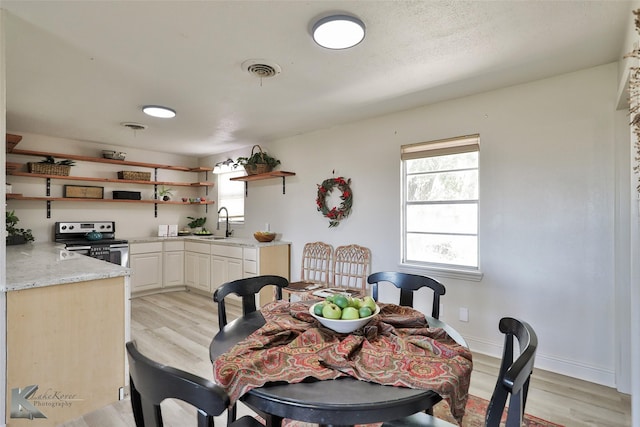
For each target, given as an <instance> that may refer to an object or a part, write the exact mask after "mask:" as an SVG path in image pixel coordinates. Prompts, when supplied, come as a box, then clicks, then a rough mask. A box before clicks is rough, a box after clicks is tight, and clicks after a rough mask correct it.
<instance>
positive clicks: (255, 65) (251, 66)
mask: <svg viewBox="0 0 640 427" xmlns="http://www.w3.org/2000/svg"><path fill="white" fill-rule="evenodd" d="M242 69H243V70H245V71H246V72H247V73H249V74H251V75H252V76H255V77H259V78H260V79H266V78H268V77H274V76H277V75H278V74H280V73H281V72H282V69H281V68H280V66H279V65H278V64H276V63H275V62H269V61H266V60H264V59H248V60H246V61H244V62H243V63H242Z"/></svg>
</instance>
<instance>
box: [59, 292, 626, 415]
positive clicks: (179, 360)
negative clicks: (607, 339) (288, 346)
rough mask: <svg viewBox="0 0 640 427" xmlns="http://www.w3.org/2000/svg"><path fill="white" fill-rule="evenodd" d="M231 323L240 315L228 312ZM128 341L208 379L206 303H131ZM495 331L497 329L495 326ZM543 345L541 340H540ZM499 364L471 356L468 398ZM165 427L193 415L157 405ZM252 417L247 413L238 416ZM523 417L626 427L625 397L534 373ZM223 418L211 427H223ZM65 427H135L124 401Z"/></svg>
mask: <svg viewBox="0 0 640 427" xmlns="http://www.w3.org/2000/svg"><path fill="white" fill-rule="evenodd" d="M227 314H228V315H229V317H230V318H234V317H235V316H237V315H238V314H239V313H238V312H237V311H236V312H235V313H234V312H233V311H229V312H228V313H227ZM131 317H132V319H131V328H132V330H131V335H132V338H133V339H135V340H136V342H137V344H138V347H139V349H140V351H141V352H142V353H143V354H146V355H148V356H149V357H151V358H152V359H155V360H157V361H159V362H162V363H165V364H167V365H171V366H174V367H177V368H179V369H183V370H186V371H189V372H193V373H194V374H197V375H200V376H202V377H205V378H211V377H212V371H211V362H210V361H209V343H210V342H211V338H212V337H213V335H214V334H215V333H216V331H217V330H218V321H217V313H216V309H215V306H214V303H213V301H212V299H211V298H209V297H204V296H202V295H198V294H196V293H190V292H183V291H181V292H171V293H164V294H155V295H150V296H145V297H139V298H134V299H133V300H132V301H131ZM496 327H497V326H496ZM540 339H542V338H540ZM498 362H499V361H498V360H497V359H495V358H491V357H488V356H484V355H480V354H474V369H473V373H472V375H471V387H470V393H471V394H473V395H476V396H479V397H483V398H485V399H488V398H489V397H490V396H491V393H492V392H493V387H494V384H495V378H496V375H497V372H498ZM162 410H163V415H164V417H165V426H167V427H186V426H195V425H196V422H195V411H194V410H193V409H192V408H190V407H189V406H188V405H186V404H184V403H181V402H178V401H167V402H165V403H163V405H162ZM244 413H251V412H250V411H249V410H248V409H247V408H246V407H240V408H239V414H240V415H242V414H244ZM527 413H529V414H531V415H534V416H537V417H540V418H544V419H546V420H549V421H552V422H555V423H558V424H562V425H565V426H567V427H584V426H597V427H629V426H630V425H631V403H630V397H629V396H628V395H624V394H621V393H618V392H617V391H616V390H614V389H612V388H609V387H604V386H600V385H597V384H592V383H588V382H585V381H581V380H577V379H575V378H571V377H566V376H562V375H558V374H554V373H551V372H545V371H542V370H535V371H534V374H533V377H532V383H531V388H530V391H529V398H528V401H527ZM225 421H226V417H225V416H224V414H223V415H222V416H221V417H218V419H217V420H216V425H217V426H218V427H220V426H224V425H225ZM63 426H64V427H135V423H134V422H133V415H132V413H131V405H130V402H129V400H128V399H125V400H123V401H120V402H117V403H114V404H113V405H109V406H107V407H105V408H103V409H100V410H98V411H95V412H93V413H90V414H86V415H85V416H83V417H81V418H79V419H76V420H73V421H69V422H67V423H65V424H63Z"/></svg>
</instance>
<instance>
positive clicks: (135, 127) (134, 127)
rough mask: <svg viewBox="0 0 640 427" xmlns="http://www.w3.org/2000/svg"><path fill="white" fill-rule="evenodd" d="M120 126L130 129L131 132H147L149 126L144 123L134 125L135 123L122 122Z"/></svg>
mask: <svg viewBox="0 0 640 427" xmlns="http://www.w3.org/2000/svg"><path fill="white" fill-rule="evenodd" d="M120 125H122V126H124V127H126V128H129V129H131V130H145V129H146V128H147V127H148V126H147V125H143V124H142V123H134V122H122V123H120Z"/></svg>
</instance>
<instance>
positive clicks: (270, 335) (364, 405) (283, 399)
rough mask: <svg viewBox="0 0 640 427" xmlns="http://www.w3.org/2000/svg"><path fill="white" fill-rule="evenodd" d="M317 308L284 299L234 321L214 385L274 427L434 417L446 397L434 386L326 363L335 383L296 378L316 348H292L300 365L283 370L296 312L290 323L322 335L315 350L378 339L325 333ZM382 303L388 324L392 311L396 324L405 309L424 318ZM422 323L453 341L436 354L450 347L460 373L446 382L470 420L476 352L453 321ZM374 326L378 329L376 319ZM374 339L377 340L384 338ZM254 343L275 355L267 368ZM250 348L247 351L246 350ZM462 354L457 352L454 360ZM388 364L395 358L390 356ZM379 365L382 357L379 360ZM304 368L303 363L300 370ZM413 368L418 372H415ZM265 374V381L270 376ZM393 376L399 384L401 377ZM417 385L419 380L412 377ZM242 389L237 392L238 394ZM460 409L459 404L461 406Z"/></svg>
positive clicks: (216, 348)
mask: <svg viewBox="0 0 640 427" xmlns="http://www.w3.org/2000/svg"><path fill="white" fill-rule="evenodd" d="M314 302H317V301H301V302H295V303H289V302H285V301H276V302H273V303H270V304H268V305H267V306H265V307H263V308H262V309H261V310H258V311H254V312H251V313H248V314H246V315H244V316H242V317H239V318H237V319H235V320H233V321H231V322H229V323H228V324H227V325H225V326H224V327H223V328H222V329H220V330H219V332H218V333H217V334H216V335H215V337H214V338H213V340H212V342H211V345H210V347H209V352H210V358H211V360H212V362H213V365H214V366H213V367H214V381H215V382H217V383H218V384H220V385H222V386H223V387H225V388H227V389H230V392H231V397H232V402H235V400H239V401H241V402H243V403H244V404H246V405H247V406H248V407H249V408H251V409H252V410H254V411H255V412H257V413H258V414H260V415H262V416H263V417H264V418H265V420H266V424H267V426H268V427H272V426H280V425H281V423H282V421H283V420H284V419H290V420H297V421H301V422H307V423H315V424H319V425H321V426H323V425H328V426H353V425H359V424H372V423H382V422H384V421H389V420H393V419H398V418H402V417H405V416H409V415H411V414H415V413H417V412H421V411H425V410H427V411H428V410H430V409H431V408H432V407H433V406H434V405H435V404H437V403H438V402H440V401H441V400H442V399H443V397H442V396H441V394H440V393H438V391H436V390H435V389H434V388H431V387H412V386H411V385H410V386H399V385H398V384H399V383H400V382H401V381H399V380H397V378H394V381H392V382H389V380H388V378H387V375H386V374H387V372H383V375H380V376H381V377H385V378H387V380H386V382H387V383H385V380H379V379H378V378H377V377H376V376H375V375H373V376H372V377H371V378H367V377H366V374H363V372H362V366H359V367H358V368H357V369H355V371H357V373H356V374H354V370H352V369H350V368H349V367H347V368H345V367H342V368H341V367H340V366H331V361H329V362H326V361H324V360H320V361H319V364H320V365H324V366H321V367H323V368H334V369H336V371H335V375H332V374H331V372H332V371H331V369H327V370H328V371H329V374H328V376H327V377H323V376H322V375H316V374H315V373H311V374H310V375H309V376H305V377H295V378H294V377H292V376H290V375H289V371H288V370H289V369H290V370H292V371H296V372H297V371H299V370H302V374H301V375H303V376H304V375H305V371H304V369H305V368H304V367H301V366H300V365H305V364H307V363H309V362H308V361H307V360H308V359H307V358H308V357H310V356H309V355H304V357H305V359H304V361H302V362H301V360H303V359H295V357H296V356H297V355H299V354H300V353H305V351H306V350H305V349H306V348H308V346H304V345H303V346H300V348H295V349H293V350H290V349H288V351H293V353H292V354H294V356H291V357H293V358H294V362H293V364H291V362H289V364H288V365H287V366H284V369H283V370H282V371H278V370H277V369H275V368H276V367H277V368H278V369H279V368H281V367H279V366H277V365H278V364H279V363H281V360H280V358H281V357H284V356H282V354H279V353H273V352H272V350H274V348H277V347H278V346H280V345H285V344H284V343H289V344H291V341H292V338H289V335H290V331H289V330H288V328H289V327H290V326H288V324H287V323H286V322H284V325H285V326H283V322H282V319H283V318H285V317H286V316H287V315H288V313H289V311H291V313H293V314H291V318H292V319H293V320H291V319H289V318H287V319H286V320H287V321H290V320H291V321H292V322H293V321H295V322H298V323H296V325H297V324H299V323H300V322H308V329H313V330H315V329H317V330H318V331H319V332H317V334H318V335H314V336H313V338H312V339H311V347H309V348H313V345H314V344H315V343H316V341H318V338H317V337H325V339H328V340H331V339H334V340H337V341H338V342H341V341H340V340H345V339H351V338H359V339H364V340H366V339H367V338H366V337H363V336H362V335H366V334H369V335H371V334H372V332H371V330H369V331H368V332H367V331H366V329H367V327H366V326H365V327H364V328H363V329H365V331H364V332H363V331H362V330H360V331H358V332H354V333H353V334H355V335H360V336H359V337H358V336H352V334H338V333H335V332H333V331H331V330H328V329H326V328H323V327H322V326H321V325H320V324H319V323H317V321H315V319H313V318H312V316H310V315H309V318H307V317H305V316H304V314H305V311H306V312H307V314H309V313H308V308H309V306H310V305H311V304H313V303H314ZM378 305H379V306H380V307H381V313H380V315H378V316H382V318H383V319H384V313H391V314H388V315H387V316H388V317H387V321H388V322H391V321H392V320H393V319H398V318H399V316H398V313H397V312H396V311H397V310H401V311H402V313H405V312H407V310H411V312H410V313H411V314H412V316H413V315H415V313H416V311H415V310H413V309H411V308H405V307H399V306H396V305H394V304H382V303H378ZM294 307H295V309H294ZM394 310H396V311H394ZM274 311H275V312H277V315H274V314H273V313H274ZM294 312H295V313H294ZM418 317H419V318H421V319H423V320H422V321H423V322H426V326H427V328H428V329H420V328H416V327H415V325H411V326H412V329H411V331H422V332H418V333H422V334H425V333H427V332H424V331H426V330H428V331H435V332H434V336H438V337H440V338H438V339H441V340H442V339H443V338H442V337H445V339H446V340H448V341H447V345H449V347H447V346H443V347H440V343H436V344H434V345H433V348H432V349H431V350H433V351H436V352H439V351H440V350H442V349H443V348H444V350H442V357H443V360H444V359H447V363H448V360H455V367H456V368H455V369H449V367H446V368H445V369H444V370H445V371H448V370H451V371H455V370H456V369H458V371H456V372H457V373H456V375H454V376H453V377H452V376H450V375H449V376H446V379H445V381H444V382H451V383H452V384H451V385H450V388H449V389H450V390H453V391H452V394H453V395H454V396H453V398H455V399H458V398H461V399H462V400H463V401H462V415H463V414H464V406H465V404H466V399H467V393H468V386H469V380H470V375H471V369H472V362H471V353H470V351H468V346H467V343H466V342H465V340H464V338H463V337H462V336H461V335H460V334H459V333H458V332H457V331H456V330H455V329H453V328H452V327H451V326H450V325H448V324H447V323H445V322H443V321H441V320H439V319H435V318H432V317H429V316H425V315H423V314H422V313H420V314H419V316H418ZM389 319H391V320H389ZM370 323H371V324H375V321H372V322H370ZM270 324H273V325H275V326H273V325H272V326H271V329H269V326H270ZM302 325H303V327H302V329H304V323H302ZM387 326H388V325H386V324H375V328H374V329H376V330H377V329H384V328H387ZM293 329H296V327H293ZM370 329H371V328H370ZM391 330H392V331H394V333H395V332H396V331H395V330H393V329H391ZM398 330H399V329H398ZM305 333H306V331H305ZM429 333H430V332H429ZM260 334H262V335H260ZM294 335H296V334H294ZM297 336H298V335H296V337H297ZM374 336H375V333H374ZM274 337H277V338H274ZM372 339H373V340H375V339H376V338H375V337H374V338H372ZM394 339H395V338H394ZM252 340H258V341H257V342H261V343H262V344H264V346H263V348H264V352H265V353H269V355H268V356H265V358H266V359H265V360H261V361H260V362H259V363H260V364H261V365H256V364H255V363H254V362H255V361H251V359H252V357H251V355H252V351H253V350H254V349H255V348H258V347H261V346H262V344H258V345H257V344H256V341H252ZM260 340H262V341H260ZM265 340H266V341H265ZM243 344H244V345H246V347H244V348H243ZM339 345H340V344H339ZM345 345H346V344H345ZM419 345H420V344H419ZM450 347H456V349H455V351H452V350H451V348H450ZM438 349H440V350H438ZM455 352H457V353H456V354H454V353H455ZM290 354H291V353H290ZM290 354H289V356H290ZM287 357H288V356H287ZM369 358H370V356H369ZM383 358H385V359H387V358H389V355H386V356H384V357H383ZM329 359H330V358H329ZM374 359H376V357H375V354H374ZM314 360H315V359H314ZM378 362H379V361H377V362H374V363H378ZM296 363H297V364H298V365H297V366H296ZM395 363H396V364H397V363H401V364H402V363H405V361H403V360H402V359H398V360H396V361H395ZM338 364H339V363H338ZM358 369H359V370H358ZM394 369H396V370H398V371H402V370H403V369H406V370H407V372H399V373H402V374H404V375H405V377H407V376H409V377H411V376H412V375H407V374H411V372H415V369H422V368H416V367H409V364H408V363H407V366H396V367H395V368H394ZM412 369H413V370H414V371H411V370H412ZM424 369H427V370H429V369H430V368H429V367H426V368H424ZM245 371H247V372H251V371H253V374H252V375H250V374H247V375H245V376H244V377H243V375H242V373H243V372H245ZM434 371H438V372H440V371H443V370H442V369H441V367H440V366H439V364H438V367H437V368H434ZM263 372H264V375H262V373H263ZM323 372H324V371H323ZM345 372H346V374H345ZM349 373H350V374H349ZM440 373H441V372H440ZM434 375H435V374H434ZM416 376H418V375H416ZM390 377H391V378H393V376H390ZM442 378H444V377H442ZM292 379H294V381H292ZM243 381H245V384H244V385H245V386H246V387H245V388H244V389H243V391H242V393H241V394H240V395H238V396H234V395H233V393H238V388H239V386H238V384H237V383H242V382H243ZM405 381H406V378H405ZM436 381H440V379H436ZM409 382H411V380H410V379H409ZM441 382H443V381H441ZM234 385H235V386H236V387H235V388H234ZM447 396H448V395H447ZM234 397H235V400H234ZM448 397H449V396H448ZM447 401H448V402H450V399H447ZM457 403H458V406H459V405H460V402H457ZM452 413H453V411H452ZM462 415H461V413H460V411H459V410H458V412H457V413H455V414H454V416H457V417H458V419H461V416H462Z"/></svg>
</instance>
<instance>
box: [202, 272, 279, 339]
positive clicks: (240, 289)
mask: <svg viewBox="0 0 640 427" xmlns="http://www.w3.org/2000/svg"><path fill="white" fill-rule="evenodd" d="M268 285H273V286H275V287H276V288H275V295H276V299H278V300H281V299H282V288H286V287H287V286H289V280H287V279H285V278H284V277H281V276H272V275H265V276H254V277H247V278H244V279H238V280H233V281H231V282H227V283H223V284H222V285H220V286H219V287H218V289H216V291H215V292H214V293H213V301H214V302H216V303H217V304H218V327H219V328H220V329H222V327H223V326H225V325H226V324H227V323H228V322H227V307H226V305H225V303H224V299H225V297H226V296H227V295H229V294H235V295H237V296H239V297H241V298H242V315H243V316H246V315H247V314H249V313H252V312H254V311H256V310H257V307H256V295H258V294H259V293H260V290H261V289H262V288H264V287H265V286H268Z"/></svg>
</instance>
